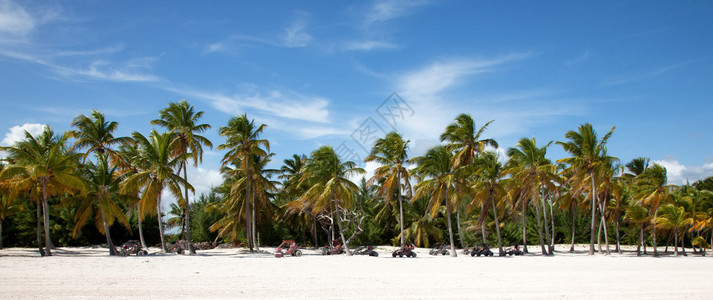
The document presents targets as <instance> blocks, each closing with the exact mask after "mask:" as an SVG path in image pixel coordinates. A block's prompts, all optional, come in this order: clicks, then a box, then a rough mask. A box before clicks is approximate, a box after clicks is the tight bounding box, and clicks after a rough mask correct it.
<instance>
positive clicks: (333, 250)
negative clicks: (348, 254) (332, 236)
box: [322, 240, 345, 255]
mask: <svg viewBox="0 0 713 300" xmlns="http://www.w3.org/2000/svg"><path fill="white" fill-rule="evenodd" d="M344 252H345V251H344V246H342V244H340V243H339V242H337V241H336V240H335V241H333V242H332V245H329V244H327V245H325V246H324V247H322V255H339V254H344Z"/></svg>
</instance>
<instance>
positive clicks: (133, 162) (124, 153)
mask: <svg viewBox="0 0 713 300" xmlns="http://www.w3.org/2000/svg"><path fill="white" fill-rule="evenodd" d="M139 153H140V152H139V147H138V145H137V144H136V142H135V141H134V139H132V138H130V137H129V138H128V141H127V142H125V143H123V144H122V145H121V146H119V150H118V151H117V154H118V157H119V159H118V160H117V161H116V166H117V168H118V171H119V173H120V174H121V176H123V177H124V178H127V177H129V176H131V175H132V174H136V173H138V172H139V168H138V158H139ZM122 193H123V194H125V195H131V201H130V203H129V206H130V207H131V209H136V220H137V222H138V225H139V241H140V242H141V247H142V248H144V249H145V248H148V247H147V246H146V240H145V239H144V230H143V226H142V221H143V219H144V217H145V216H146V214H147V212H144V211H142V210H141V205H140V202H141V200H140V198H139V195H140V194H141V190H140V189H139V188H137V189H135V190H133V191H122Z"/></svg>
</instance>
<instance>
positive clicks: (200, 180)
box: [187, 166, 223, 199]
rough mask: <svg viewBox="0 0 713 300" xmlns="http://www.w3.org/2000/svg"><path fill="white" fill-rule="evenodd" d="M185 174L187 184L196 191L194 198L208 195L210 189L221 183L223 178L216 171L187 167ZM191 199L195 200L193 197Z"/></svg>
mask: <svg viewBox="0 0 713 300" xmlns="http://www.w3.org/2000/svg"><path fill="white" fill-rule="evenodd" d="M187 173H188V182H189V183H190V184H191V185H192V186H193V188H194V189H195V190H196V196H200V195H201V194H208V193H209V192H210V190H211V188H213V187H216V186H218V185H220V184H221V183H222V182H223V176H222V175H221V174H220V171H218V170H214V169H204V168H201V167H193V166H189V167H188V172H187ZM191 198H192V199H195V198H193V197H191Z"/></svg>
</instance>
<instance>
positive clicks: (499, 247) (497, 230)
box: [490, 198, 505, 256]
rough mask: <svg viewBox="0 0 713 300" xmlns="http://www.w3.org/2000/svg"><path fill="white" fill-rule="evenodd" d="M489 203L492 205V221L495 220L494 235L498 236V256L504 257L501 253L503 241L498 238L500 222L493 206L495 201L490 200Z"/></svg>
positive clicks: (503, 253) (503, 252) (495, 207)
mask: <svg viewBox="0 0 713 300" xmlns="http://www.w3.org/2000/svg"><path fill="white" fill-rule="evenodd" d="M490 203H492V204H493V219H495V233H496V234H497V235H498V256H505V251H503V240H502V237H501V236H500V222H499V221H498V209H497V206H496V205H495V199H492V198H491V201H490Z"/></svg>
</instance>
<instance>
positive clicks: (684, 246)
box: [681, 232, 696, 256]
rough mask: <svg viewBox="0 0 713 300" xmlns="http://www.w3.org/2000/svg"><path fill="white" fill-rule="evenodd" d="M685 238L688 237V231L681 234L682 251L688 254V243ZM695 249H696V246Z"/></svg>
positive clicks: (685, 254) (684, 254)
mask: <svg viewBox="0 0 713 300" xmlns="http://www.w3.org/2000/svg"><path fill="white" fill-rule="evenodd" d="M685 239H686V233H685V232H684V233H682V234H681V252H683V256H688V254H687V253H686V244H685V242H686V241H685ZM693 249H696V248H695V247H694V248H693Z"/></svg>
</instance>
